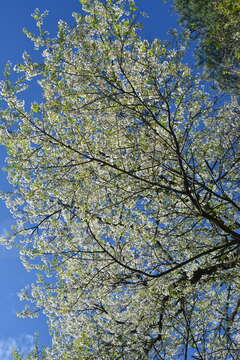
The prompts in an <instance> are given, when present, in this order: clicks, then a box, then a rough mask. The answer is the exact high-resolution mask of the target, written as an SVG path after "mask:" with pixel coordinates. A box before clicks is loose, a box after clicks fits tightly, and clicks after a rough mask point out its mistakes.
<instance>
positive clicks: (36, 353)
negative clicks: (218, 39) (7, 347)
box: [12, 337, 47, 360]
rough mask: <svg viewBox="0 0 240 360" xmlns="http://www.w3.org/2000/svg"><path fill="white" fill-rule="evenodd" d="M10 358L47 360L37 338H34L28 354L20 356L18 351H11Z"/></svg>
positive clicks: (16, 359)
mask: <svg viewBox="0 0 240 360" xmlns="http://www.w3.org/2000/svg"><path fill="white" fill-rule="evenodd" d="M12 357H13V359H14V360H47V358H46V353H45V350H44V349H41V347H40V345H39V342H38V338H37V337H35V342H34V346H33V348H32V349H31V351H30V352H29V353H28V354H25V355H22V354H21V352H20V351H19V350H18V349H13V352H12Z"/></svg>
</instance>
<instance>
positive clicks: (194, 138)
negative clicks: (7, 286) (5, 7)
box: [1, 0, 240, 360]
mask: <svg viewBox="0 0 240 360" xmlns="http://www.w3.org/2000/svg"><path fill="white" fill-rule="evenodd" d="M81 3H82V6H83V10H84V12H85V15H82V14H74V17H75V20H76V25H75V26H74V27H73V28H70V27H69V26H68V25H67V24H66V23H64V22H63V21H60V22H59V24H58V35H57V37H56V38H50V37H49V35H48V34H47V32H46V31H45V30H44V29H43V17H44V15H45V14H40V13H39V11H38V10H36V12H35V13H34V18H35V19H36V21H37V26H38V28H39V35H34V34H31V33H29V32H27V35H28V36H29V37H30V38H31V39H32V40H33V41H34V44H35V47H36V48H38V47H42V48H43V52H42V56H43V62H42V63H37V62H34V61H33V60H31V58H30V56H29V55H28V54H26V53H25V54H24V56H23V58H24V62H23V64H21V65H18V66H16V68H15V70H16V71H18V72H22V74H23V75H22V77H20V78H19V80H17V81H16V82H15V83H13V82H11V81H10V79H9V70H8V69H7V71H6V80H5V81H4V82H2V90H1V94H2V99H3V100H4V101H5V102H6V104H7V106H5V107H4V108H2V112H1V119H2V120H1V122H2V125H1V142H2V143H3V144H4V145H5V146H6V147H7V148H8V176H9V179H10V181H11V183H12V184H13V188H14V191H13V193H12V194H8V195H5V198H6V202H7V204H8V206H9V207H10V209H12V212H13V214H14V216H15V217H16V218H17V225H16V226H17V228H16V236H15V237H13V238H11V239H8V240H6V242H7V243H8V244H10V245H11V244H12V243H13V242H14V243H15V244H16V245H17V246H20V247H21V255H22V260H23V262H24V263H25V265H26V266H27V267H29V268H30V269H31V268H35V269H40V270H42V272H43V274H45V275H46V276H48V277H50V279H49V278H48V277H45V276H44V275H39V279H38V282H37V283H36V284H33V285H32V287H31V289H30V290H29V289H25V290H23V291H22V293H21V296H22V298H28V299H29V300H31V301H32V302H33V308H26V309H25V310H24V311H23V315H30V316H31V315H32V316H34V315H35V314H36V312H37V311H38V310H39V309H40V310H42V309H43V311H44V312H45V313H46V314H47V316H48V319H49V325H50V329H51V332H52V336H53V345H52V348H51V349H49V350H48V355H47V358H52V359H60V358H61V359H78V360H80V359H95V360H99V359H104V360H107V359H112V360H113V359H114V360H117V359H128V360H130V359H134V360H136V359H138V360H143V359H155V360H156V359H176V358H178V357H179V358H181V359H183V358H185V359H187V358H188V357H189V356H190V354H191V355H192V356H195V357H194V358H195V359H228V358H229V356H232V358H233V359H237V358H238V357H239V354H240V352H239V347H240V339H239V335H238V334H239V331H240V329H239V306H240V297H239V286H240V280H239V276H238V273H239V244H240V234H239V231H238V229H239V226H240V224H239V219H238V218H239V210H240V208H239V193H238V189H239V172H238V168H239V165H238V162H239V135H240V134H239V117H240V115H239V110H238V109H237V107H236V105H235V104H232V103H226V104H225V105H223V101H218V99H217V97H213V96H210V95H209V94H208V93H207V92H206V91H205V90H204V86H203V84H201V82H200V81H199V80H198V79H197V77H195V76H193V75H192V74H191V70H190V69H189V68H188V67H187V66H186V65H184V64H183V63H181V56H182V54H183V48H182V47H180V48H179V49H176V50H174V49H168V48H166V47H165V46H164V45H163V44H162V42H161V41H160V40H158V39H156V40H154V41H153V42H151V43H150V42H148V41H147V40H142V39H141V37H140V35H139V25H138V23H137V11H136V8H135V5H134V2H133V1H130V0H128V1H127V0H126V1H125V0H119V1H113V0H106V1H104V2H100V1H97V0H93V1H87V0H81ZM34 77H37V79H38V83H39V84H40V86H41V88H42V97H43V99H42V101H41V102H34V103H32V105H31V109H30V110H29V111H28V110H27V109H26V106H24V102H23V101H22V100H21V99H20V98H18V97H17V95H16V94H17V93H18V92H19V91H21V90H24V89H25V88H26V86H27V83H28V82H29V81H30V80H32V79H33V78H34ZM193 354H194V355H193Z"/></svg>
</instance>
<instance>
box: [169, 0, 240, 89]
mask: <svg viewBox="0 0 240 360" xmlns="http://www.w3.org/2000/svg"><path fill="white" fill-rule="evenodd" d="M175 7H176V10H177V11H178V12H179V14H180V22H181V23H182V24H183V26H184V27H186V28H187V29H188V30H190V32H191V34H192V36H193V38H198V40H199V46H198V48H197V61H198V63H199V64H204V65H205V67H206V70H207V73H208V74H210V77H212V78H214V79H215V80H217V82H218V83H219V84H220V86H221V88H223V89H225V90H227V91H230V92H231V93H233V94H237V95H239V94H240V32H239V28H240V21H239V19H240V1H239V0H221V1H218V0H212V1H206V0H175Z"/></svg>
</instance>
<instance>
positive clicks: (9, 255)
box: [0, 0, 177, 360]
mask: <svg viewBox="0 0 240 360" xmlns="http://www.w3.org/2000/svg"><path fill="white" fill-rule="evenodd" d="M137 3H138V4H140V5H141V6H140V8H141V10H144V11H145V12H147V13H148V14H149V18H147V19H145V20H144V25H145V29H144V30H143V35H144V37H145V38H148V39H152V38H154V37H160V38H163V39H166V31H167V30H168V29H170V28H173V27H176V26H177V25H176V15H175V14H174V12H173V10H171V8H170V5H169V3H167V4H166V3H162V1H161V0H138V1H137ZM35 8H39V9H40V10H41V11H44V10H46V9H47V10H49V16H48V18H47V27H48V30H49V31H50V32H51V33H54V32H55V31H56V24H57V21H58V20H59V19H60V18H61V19H64V20H66V21H68V22H70V23H72V24H73V20H72V18H71V14H72V12H76V11H79V10H80V5H79V1H78V0H24V1H19V0H2V1H1V2H0V34H1V35H0V49H1V56H0V78H1V77H2V75H1V74H2V73H3V68H4V64H5V63H6V62H7V61H8V60H10V61H11V62H12V63H13V64H15V63H19V62H21V58H22V53H23V51H24V50H27V51H28V52H29V53H33V47H32V44H31V41H30V40H28V39H27V38H26V36H25V35H24V34H23V32H22V29H23V28H24V27H25V28H27V29H28V30H30V31H31V30H32V31H34V30H35V27H34V20H33V19H32V17H31V16H30V15H31V14H32V13H33V11H34V9H35ZM27 96H28V99H26V100H29V96H31V98H30V100H33V99H37V96H38V95H37V93H35V92H32V93H31V95H29V94H28V95H27ZM5 156H6V153H5V150H4V149H3V148H2V147H1V148H0V165H1V168H2V167H3V166H4V159H5ZM0 176H1V177H0V191H7V190H9V189H10V186H9V184H8V182H7V179H6V173H5V172H3V171H1V172H0ZM0 211H1V212H0V221H1V230H0V234H3V233H4V232H5V231H7V230H8V229H9V227H10V225H11V223H12V219H11V216H10V214H9V212H8V210H7V209H6V208H5V206H4V204H2V203H1V204H0ZM34 279H35V275H34V274H32V273H29V272H27V271H26V270H25V269H24V268H23V266H22V264H21V263H20V260H19V259H18V254H17V252H16V251H15V250H6V249H4V248H3V247H0V289H1V297H0V318H1V322H0V359H1V360H10V359H11V356H10V349H11V348H12V347H13V346H18V347H20V348H21V349H22V351H25V350H26V349H28V348H31V346H32V343H33V334H34V333H35V332H37V333H39V335H40V343H43V344H49V343H50V337H49V335H48V330H47V325H46V319H45V317H44V316H43V315H41V316H40V317H39V318H38V319H22V318H17V317H16V312H17V311H20V310H21V309H22V308H23V304H22V303H21V302H20V300H19V299H18V297H17V293H18V292H19V291H20V290H21V288H23V287H24V286H26V285H27V284H29V283H31V282H33V281H34Z"/></svg>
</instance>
